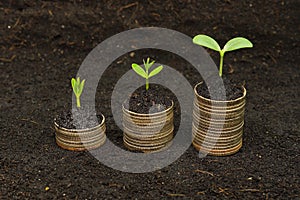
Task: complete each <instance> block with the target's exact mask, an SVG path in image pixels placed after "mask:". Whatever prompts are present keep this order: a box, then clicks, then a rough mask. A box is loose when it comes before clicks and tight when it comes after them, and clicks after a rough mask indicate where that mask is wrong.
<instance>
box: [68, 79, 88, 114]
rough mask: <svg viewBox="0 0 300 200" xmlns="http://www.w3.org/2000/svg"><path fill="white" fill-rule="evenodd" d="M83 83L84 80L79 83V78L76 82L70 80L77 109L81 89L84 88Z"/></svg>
mask: <svg viewBox="0 0 300 200" xmlns="http://www.w3.org/2000/svg"><path fill="white" fill-rule="evenodd" d="M84 82H85V79H83V80H82V81H81V82H80V78H79V77H77V80H76V79H75V78H72V80H71V84H72V88H73V92H74V94H75V96H76V103H77V108H80V95H81V93H82V90H83V87H84Z"/></svg>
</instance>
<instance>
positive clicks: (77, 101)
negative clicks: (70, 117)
mask: <svg viewBox="0 0 300 200" xmlns="http://www.w3.org/2000/svg"><path fill="white" fill-rule="evenodd" d="M76 103H77V108H80V97H76Z"/></svg>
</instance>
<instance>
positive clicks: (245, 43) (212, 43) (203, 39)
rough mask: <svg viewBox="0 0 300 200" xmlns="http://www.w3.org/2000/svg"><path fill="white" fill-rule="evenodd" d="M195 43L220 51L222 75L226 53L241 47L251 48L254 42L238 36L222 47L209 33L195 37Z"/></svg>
mask: <svg viewBox="0 0 300 200" xmlns="http://www.w3.org/2000/svg"><path fill="white" fill-rule="evenodd" d="M193 43H195V44H198V45H200V46H204V47H207V48H209V49H212V50H215V51H218V52H219V53H220V66H219V75H220V76H222V71H223V59H224V54H225V52H227V51H233V50H237V49H241V48H251V47H253V44H252V43H251V42H250V41H249V40H248V39H246V38H243V37H236V38H233V39H231V40H229V41H228V42H227V43H226V44H225V46H224V47H223V49H221V47H220V45H219V44H218V43H217V42H216V40H214V39H213V38H211V37H209V36H207V35H197V36H195V37H194V38H193Z"/></svg>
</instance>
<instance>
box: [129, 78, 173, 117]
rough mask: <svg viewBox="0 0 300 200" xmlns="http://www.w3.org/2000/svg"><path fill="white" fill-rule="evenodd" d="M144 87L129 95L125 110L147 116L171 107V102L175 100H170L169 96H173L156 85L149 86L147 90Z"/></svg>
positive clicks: (165, 89)
mask: <svg viewBox="0 0 300 200" xmlns="http://www.w3.org/2000/svg"><path fill="white" fill-rule="evenodd" d="M145 87H146V86H145V85H144V86H142V87H140V88H138V89H136V90H135V91H134V92H133V93H132V94H131V96H130V98H129V104H127V106H128V105H129V108H128V107H127V109H129V110H130V111H133V112H136V113H141V114H148V113H157V112H162V111H164V110H167V109H168V108H170V107H171V106H172V101H174V100H175V99H174V100H172V98H171V96H174V95H173V94H172V93H171V92H170V91H169V90H168V89H167V88H165V87H163V86H161V85H157V84H149V89H148V90H146V89H145ZM170 93H171V94H170ZM168 94H169V95H168ZM125 105H126V104H125ZM125 108H126V106H125Z"/></svg>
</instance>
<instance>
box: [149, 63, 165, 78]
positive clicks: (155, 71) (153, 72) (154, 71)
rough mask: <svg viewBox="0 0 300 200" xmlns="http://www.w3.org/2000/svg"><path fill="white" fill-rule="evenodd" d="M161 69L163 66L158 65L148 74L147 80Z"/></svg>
mask: <svg viewBox="0 0 300 200" xmlns="http://www.w3.org/2000/svg"><path fill="white" fill-rule="evenodd" d="M162 69H163V66H162V65H160V66H159V67H157V68H155V69H154V70H152V72H150V74H149V78H150V77H152V76H155V75H156V74H158V73H159V72H160V71H161V70H162Z"/></svg>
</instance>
